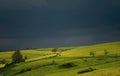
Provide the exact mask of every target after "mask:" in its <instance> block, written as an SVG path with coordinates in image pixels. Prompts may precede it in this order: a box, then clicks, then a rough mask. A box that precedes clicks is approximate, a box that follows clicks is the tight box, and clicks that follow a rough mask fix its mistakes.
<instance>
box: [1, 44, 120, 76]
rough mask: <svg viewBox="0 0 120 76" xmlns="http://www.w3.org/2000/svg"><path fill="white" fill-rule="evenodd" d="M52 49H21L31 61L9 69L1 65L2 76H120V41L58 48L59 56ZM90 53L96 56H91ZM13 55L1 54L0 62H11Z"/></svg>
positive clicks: (8, 53) (14, 65) (10, 52)
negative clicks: (92, 52) (4, 60)
mask: <svg viewBox="0 0 120 76" xmlns="http://www.w3.org/2000/svg"><path fill="white" fill-rule="evenodd" d="M52 49H53V48H40V49H29V50H21V53H22V54H23V56H25V55H27V56H28V59H27V60H26V61H25V62H22V63H19V64H12V65H10V66H7V67H4V64H1V63H0V67H1V69H0V76H4V75H5V76H120V42H110V43H103V44H96V45H90V46H76V47H64V48H59V49H58V53H60V54H61V55H60V56H55V55H56V54H55V53H52V52H51V50H52ZM104 50H107V51H108V54H107V55H104ZM91 51H94V52H95V55H94V56H90V55H89V54H90V52H91ZM13 52H14V51H9V52H0V61H1V60H3V59H6V62H7V63H10V62H11V56H12V54H13ZM53 61H54V64H53ZM91 68H92V70H91ZM79 72H80V74H78V73H79ZM81 72H82V73H81Z"/></svg>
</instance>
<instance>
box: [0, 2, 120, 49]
mask: <svg viewBox="0 0 120 76" xmlns="http://www.w3.org/2000/svg"><path fill="white" fill-rule="evenodd" d="M111 41H120V0H0V50H11V49H23V48H28V47H33V48H37V47H64V46H78V45H88V44H95V43H103V42H111Z"/></svg>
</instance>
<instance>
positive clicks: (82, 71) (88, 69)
mask: <svg viewBox="0 0 120 76" xmlns="http://www.w3.org/2000/svg"><path fill="white" fill-rule="evenodd" d="M94 70H96V69H93V68H87V69H84V70H81V71H79V72H77V74H82V73H86V72H92V71H94Z"/></svg>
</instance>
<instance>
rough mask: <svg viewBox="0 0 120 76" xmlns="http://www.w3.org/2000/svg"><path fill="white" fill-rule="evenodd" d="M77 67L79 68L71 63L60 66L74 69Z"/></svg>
mask: <svg viewBox="0 0 120 76" xmlns="http://www.w3.org/2000/svg"><path fill="white" fill-rule="evenodd" d="M75 66H77V65H76V64H75V63H73V62H69V63H65V64H62V65H60V68H72V67H75Z"/></svg>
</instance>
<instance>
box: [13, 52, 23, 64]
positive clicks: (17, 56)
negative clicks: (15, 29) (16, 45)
mask: <svg viewBox="0 0 120 76" xmlns="http://www.w3.org/2000/svg"><path fill="white" fill-rule="evenodd" d="M23 60H24V59H23V56H22V54H21V52H20V51H19V50H17V51H15V52H14V54H13V55H12V62H13V63H20V62H23Z"/></svg>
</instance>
